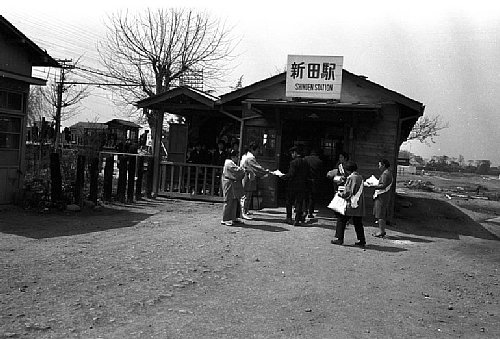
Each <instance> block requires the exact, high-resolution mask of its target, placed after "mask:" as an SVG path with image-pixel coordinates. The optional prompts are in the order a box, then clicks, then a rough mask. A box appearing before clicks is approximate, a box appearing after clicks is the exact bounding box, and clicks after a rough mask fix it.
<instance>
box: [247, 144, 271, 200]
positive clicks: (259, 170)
mask: <svg viewBox="0 0 500 339" xmlns="http://www.w3.org/2000/svg"><path fill="white" fill-rule="evenodd" d="M241 167H242V168H243V169H244V170H245V172H246V173H245V177H244V178H243V189H244V190H245V192H251V191H256V190H257V180H255V178H260V177H262V176H264V175H266V174H267V171H266V169H265V168H264V167H262V166H261V165H260V164H259V163H258V162H257V160H256V159H255V156H254V155H253V154H252V153H250V152H248V153H247V154H245V155H244V156H243V157H242V158H241Z"/></svg>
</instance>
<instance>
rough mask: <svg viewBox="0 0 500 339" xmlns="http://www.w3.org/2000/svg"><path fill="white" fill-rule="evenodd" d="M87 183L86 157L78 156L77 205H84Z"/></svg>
mask: <svg viewBox="0 0 500 339" xmlns="http://www.w3.org/2000/svg"><path fill="white" fill-rule="evenodd" d="M84 183H85V156H84V155H78V156H77V158H76V181H75V191H74V193H75V204H77V205H82V204H83V199H82V198H83V185H84Z"/></svg>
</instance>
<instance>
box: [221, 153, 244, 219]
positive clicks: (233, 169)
mask: <svg viewBox="0 0 500 339" xmlns="http://www.w3.org/2000/svg"><path fill="white" fill-rule="evenodd" d="M238 158H239V154H238V152H237V151H234V150H233V151H231V152H230V153H229V159H226V161H225V162H224V169H223V171H222V192H223V197H224V206H223V209H222V221H221V224H222V225H226V226H231V225H233V223H235V222H237V223H238V222H241V221H240V219H239V214H240V211H241V207H240V199H241V197H242V196H243V185H242V179H243V177H244V175H245V170H244V169H243V168H241V167H239V166H238V165H236V162H237V161H238Z"/></svg>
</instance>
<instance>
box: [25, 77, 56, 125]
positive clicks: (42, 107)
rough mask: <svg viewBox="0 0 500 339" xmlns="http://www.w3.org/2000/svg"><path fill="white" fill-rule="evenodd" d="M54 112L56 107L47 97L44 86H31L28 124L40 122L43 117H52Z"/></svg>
mask: <svg viewBox="0 0 500 339" xmlns="http://www.w3.org/2000/svg"><path fill="white" fill-rule="evenodd" d="M54 112H55V108H54V107H53V106H51V105H50V104H49V102H48V101H47V100H46V99H45V96H44V95H43V92H42V88H41V87H40V86H36V87H35V86H34V87H32V88H30V94H29V97H28V107H27V118H28V125H33V124H34V123H35V122H36V123H38V122H40V121H41V120H42V117H44V118H48V117H52V116H53V115H54Z"/></svg>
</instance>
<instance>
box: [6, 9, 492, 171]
mask: <svg viewBox="0 0 500 339" xmlns="http://www.w3.org/2000/svg"><path fill="white" fill-rule="evenodd" d="M165 6H168V7H191V8H197V9H200V10H206V11H208V12H209V13H210V15H212V16H214V17H218V18H220V19H221V20H224V21H225V22H226V24H227V25H228V27H231V30H232V34H233V36H234V37H235V39H236V40H237V41H239V43H238V45H237V47H236V49H235V55H236V58H235V60H234V61H233V64H232V65H231V72H229V73H228V74H227V76H226V78H225V80H226V83H225V84H224V85H223V88H227V86H230V85H231V86H232V85H235V84H236V82H237V80H238V78H239V77H240V76H243V85H244V86H246V85H250V84H252V83H254V82H256V81H260V80H262V79H264V78H267V77H269V76H272V75H275V74H277V73H278V72H280V71H282V70H283V69H284V67H285V65H286V58H287V55H288V54H299V55H300V54H303V55H333V56H337V55H339V56H343V57H344V68H345V69H346V70H348V71H350V72H352V73H354V74H359V75H364V76H367V77H368V79H369V80H371V81H374V82H375V83H377V84H379V85H382V86H384V87H386V88H389V89H391V90H394V91H396V92H398V93H401V94H403V95H405V96H407V97H410V98H412V99H414V100H416V101H419V102H421V103H423V104H424V105H425V115H428V116H429V117H433V116H440V118H441V120H442V121H443V122H444V123H446V124H447V125H448V128H446V129H444V130H442V131H441V132H440V134H439V136H438V137H436V138H435V139H434V140H435V143H430V145H426V144H422V143H420V142H418V141H416V142H410V143H405V144H403V147H402V148H404V149H406V150H409V151H410V152H412V153H415V154H417V155H420V156H422V157H424V158H429V157H431V156H433V155H447V156H449V157H457V158H458V157H459V155H462V156H463V157H464V158H465V160H482V159H488V160H491V161H492V163H493V164H494V165H500V151H499V148H500V115H499V114H498V113H497V110H498V108H500V61H499V60H500V3H499V4H496V1H481V0H476V1H460V0H459V1H436V0H434V1H427V0H421V1H418V2H416V1H411V2H407V1H392V0H391V1H387V0H386V1H384V0H379V1H354V0H353V1H334V0H329V1H323V0H309V1H295V0H294V1H290V0H289V1H270V0H267V1H264V0H254V1H245V2H243V1H234V0H232V1H228V0H220V1H218V0H210V1H209V0H204V1H203V0H183V1H177V0H170V1H165V0H163V1H151V0H149V1H148V0H142V1H130V0H120V1H114V0H108V1H95V0H88V1H82V2H80V3H79V4H77V5H74V4H72V3H71V2H67V1H44V2H42V1H31V0H29V1H18V2H11V1H9V2H8V3H6V1H2V4H0V14H1V15H3V16H4V17H5V18H6V19H7V20H9V21H10V22H11V23H12V24H14V25H15V26H16V27H17V28H18V29H20V30H21V31H22V32H23V33H24V34H25V35H26V36H28V37H29V38H30V39H32V40H33V41H35V42H36V43H37V44H38V45H39V46H40V47H42V48H43V49H46V50H47V52H48V53H49V54H50V55H51V56H53V57H55V58H66V59H71V58H72V59H74V60H76V59H77V58H78V57H79V56H82V58H81V63H82V64H83V65H88V66H92V67H96V68H100V65H99V56H98V54H97V51H96V48H95V46H96V44H97V42H98V41H99V40H100V39H102V38H103V37H104V35H105V32H106V29H105V25H104V23H105V22H106V20H107V17H108V15H110V14H112V13H114V12H116V11H117V10H124V9H127V10H129V11H141V10H144V9H145V8H146V7H150V8H158V7H165ZM33 75H34V76H38V77H42V78H51V77H52V78H53V77H54V76H55V71H54V70H38V69H37V70H35V71H34V74H33ZM224 86H225V87H224ZM223 88H221V91H222V92H221V93H220V94H223V93H224V92H226V91H227V90H226V91H224V90H223ZM112 98H113V93H112V92H110V91H109V90H104V89H94V90H93V91H92V95H91V96H90V97H89V98H87V99H85V101H84V102H83V103H82V113H81V114H80V116H78V117H75V118H72V119H70V120H68V121H65V122H63V126H64V125H71V124H73V123H75V122H77V121H102V122H104V121H107V120H109V119H112V118H116V117H118V118H120V117H121V118H123V115H122V113H121V111H120V109H118V108H117V107H116V106H115V105H113V104H112V101H111V99H112Z"/></svg>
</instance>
